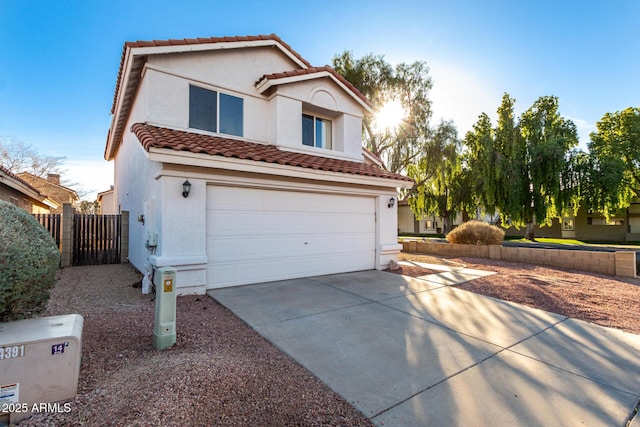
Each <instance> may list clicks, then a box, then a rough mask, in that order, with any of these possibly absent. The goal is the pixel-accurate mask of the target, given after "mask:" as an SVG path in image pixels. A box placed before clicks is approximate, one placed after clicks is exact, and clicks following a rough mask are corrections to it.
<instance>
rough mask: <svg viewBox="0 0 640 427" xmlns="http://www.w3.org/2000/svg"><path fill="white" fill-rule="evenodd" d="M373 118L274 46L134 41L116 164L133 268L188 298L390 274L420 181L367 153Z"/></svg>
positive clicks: (111, 137)
mask: <svg viewBox="0 0 640 427" xmlns="http://www.w3.org/2000/svg"><path fill="white" fill-rule="evenodd" d="M371 112H372V107H371V105H370V103H369V102H368V101H367V100H366V99H365V98H364V97H363V96H362V94H360V93H359V92H358V91H357V90H356V89H355V88H354V87H353V86H352V85H351V84H349V83H348V82H347V81H346V80H345V79H344V78H342V77H341V76H339V75H338V74H337V73H336V72H335V71H334V70H332V69H331V68H330V67H312V66H311V64H309V62H307V61H306V60H305V59H304V58H302V57H301V56H300V55H299V54H298V53H297V52H295V51H294V50H292V48H291V47H290V46H289V45H288V44H286V43H285V42H283V41H282V40H281V39H280V38H279V37H277V36H276V35H267V36H247V37H223V38H203V39H200V38H199V39H186V40H168V41H151V42H133V43H126V44H125V46H124V50H123V53H122V60H121V64H120V70H119V72H118V79H117V84H116V90H115V96H114V101H113V106H112V114H113V117H112V124H111V127H110V129H109V134H108V139H107V145H106V149H105V159H107V160H114V161H115V165H114V167H115V174H114V176H115V183H114V184H115V185H114V193H115V203H116V206H117V208H118V210H121V211H123V210H127V211H129V213H130V217H131V225H130V230H129V235H130V242H129V259H130V261H131V263H133V265H134V266H135V267H136V268H138V269H139V270H140V271H142V272H145V271H146V270H147V269H148V268H149V266H150V265H151V266H155V267H161V266H172V267H175V268H176V269H177V271H178V277H177V282H178V283H177V290H178V292H179V293H181V294H185V293H203V292H205V291H206V289H210V288H216V287H224V286H233V285H241V284H249V283H256V282H266V281H271V280H280V279H288V278H298V277H309V276H313V275H322V274H330V273H339V272H348V271H357V270H367V269H383V268H385V267H386V266H387V265H388V263H389V261H390V260H391V259H393V258H395V257H396V256H397V254H398V252H399V251H400V249H401V246H399V245H398V244H397V214H396V208H395V206H394V203H395V201H396V197H397V189H398V188H399V187H410V186H411V185H412V181H411V180H410V179H409V178H407V177H405V176H402V175H398V174H395V173H391V172H388V171H386V170H384V169H382V168H381V167H380V165H379V164H376V160H375V158H374V157H373V156H369V155H367V153H366V152H363V149H362V118H363V116H364V115H365V114H369V113H371ZM186 183H188V185H186V187H187V188H183V187H184V184H186Z"/></svg>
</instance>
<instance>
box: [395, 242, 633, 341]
mask: <svg viewBox="0 0 640 427" xmlns="http://www.w3.org/2000/svg"><path fill="white" fill-rule="evenodd" d="M400 258H401V259H405V260H409V261H416V262H424V263H430V264H443V263H446V264H448V265H450V266H454V267H455V266H461V267H467V268H472V269H477V270H486V271H495V272H496V273H498V274H494V275H491V276H487V277H482V278H479V279H475V280H472V281H470V282H466V283H463V284H462V285H459V286H458V288H460V289H465V290H468V291H471V292H475V293H479V294H483V295H488V296H491V297H494V298H499V299H503V300H507V301H512V302H516V303H520V304H524V305H528V306H530V307H535V308H539V309H542V310H546V311H550V312H553V313H558V314H562V315H564V316H567V317H571V318H574V319H580V320H585V321H587V322H591V323H595V324H598V325H601V326H606V327H610V328H617V329H621V330H623V331H626V332H631V333H633V334H640V280H638V279H626V278H625V279H623V278H619V277H611V276H605V275H602V274H596V273H590V272H579V271H567V270H560V269H556V268H551V267H540V266H536V265H531V264H521V263H515V262H506V261H496V260H488V259H479V258H452V259H443V258H437V257H433V256H426V255H418V254H401V257H400Z"/></svg>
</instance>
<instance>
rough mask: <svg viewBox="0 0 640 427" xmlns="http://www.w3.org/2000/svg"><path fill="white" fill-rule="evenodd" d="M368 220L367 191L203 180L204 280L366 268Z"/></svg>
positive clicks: (214, 282) (371, 237)
mask: <svg viewBox="0 0 640 427" xmlns="http://www.w3.org/2000/svg"><path fill="white" fill-rule="evenodd" d="M375 220H376V218H375V203H374V199H373V198H372V197H353V196H337V195H329V194H315V193H303V192H293V191H278V190H261V189H250V188H237V187H217V186H209V187H208V188H207V256H208V267H207V283H208V285H207V286H208V287H209V288H217V287H224V286H233V285H243V284H248V283H259V282H266V281H271V280H281V279H291V278H296V277H309V276H314V275H321V274H331V273H342V272H347V271H358V270H368V269H373V268H374V266H375V242H376V235H375Z"/></svg>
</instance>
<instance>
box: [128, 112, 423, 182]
mask: <svg viewBox="0 0 640 427" xmlns="http://www.w3.org/2000/svg"><path fill="white" fill-rule="evenodd" d="M131 131H132V132H133V133H134V134H135V135H136V137H137V138H138V140H139V141H140V143H141V144H142V146H143V147H144V149H145V150H146V151H149V150H150V149H151V148H169V149H172V150H178V151H189V152H192V153H202V154H209V155H212V156H224V157H235V158H238V159H246V160H253V161H257V162H266V163H276V164H280V165H288V166H295V167H300V168H307V169H315V170H322V171H327V172H341V173H347V174H353V175H362V176H371V177H377V178H387V179H394V180H400V181H407V182H413V180H412V179H411V178H408V177H406V176H404V175H400V174H397V173H393V172H389V171H386V170H383V169H381V168H379V167H377V166H375V165H370V164H366V163H360V162H353V161H349V160H341V159H335V158H330V157H321V156H314V155H312V154H306V153H298V152H293V151H285V150H282V149H279V148H277V147H275V146H273V145H265V144H259V143H255V142H248V141H243V140H237V139H231V138H223V137H218V136H211V135H204V134H199V133H192V132H185V131H180V130H173V129H168V128H163V127H158V126H153V125H149V124H143V123H136V124H134V125H133V126H132V127H131Z"/></svg>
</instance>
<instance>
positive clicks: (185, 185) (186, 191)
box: [182, 179, 191, 198]
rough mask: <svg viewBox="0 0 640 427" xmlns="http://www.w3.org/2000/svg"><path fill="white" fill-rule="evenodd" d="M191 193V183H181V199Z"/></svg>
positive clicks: (187, 181)
mask: <svg viewBox="0 0 640 427" xmlns="http://www.w3.org/2000/svg"><path fill="white" fill-rule="evenodd" d="M190 192H191V183H190V182H189V180H188V179H187V180H186V181H185V182H183V183H182V197H185V198H186V197H189V193H190Z"/></svg>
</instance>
